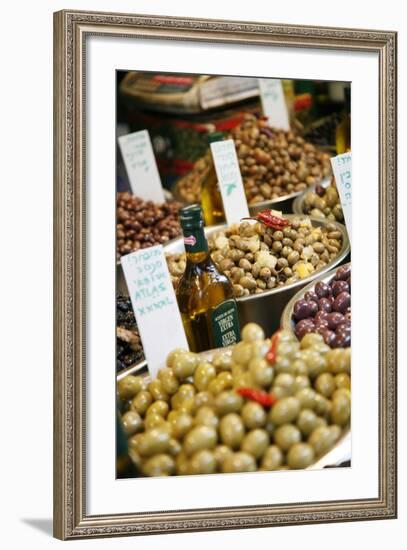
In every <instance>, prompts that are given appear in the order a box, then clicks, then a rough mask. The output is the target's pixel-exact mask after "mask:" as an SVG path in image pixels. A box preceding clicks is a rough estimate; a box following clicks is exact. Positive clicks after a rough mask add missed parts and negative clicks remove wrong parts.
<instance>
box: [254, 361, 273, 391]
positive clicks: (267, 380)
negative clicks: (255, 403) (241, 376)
mask: <svg viewBox="0 0 407 550" xmlns="http://www.w3.org/2000/svg"><path fill="white" fill-rule="evenodd" d="M249 371H250V374H251V377H252V379H253V382H254V383H255V384H256V385H257V386H260V387H262V388H265V387H269V386H270V385H271V383H272V381H273V376H274V370H273V368H272V367H271V366H270V365H269V363H268V362H267V361H266V360H265V359H262V358H260V357H255V358H254V359H251V360H250V362H249Z"/></svg>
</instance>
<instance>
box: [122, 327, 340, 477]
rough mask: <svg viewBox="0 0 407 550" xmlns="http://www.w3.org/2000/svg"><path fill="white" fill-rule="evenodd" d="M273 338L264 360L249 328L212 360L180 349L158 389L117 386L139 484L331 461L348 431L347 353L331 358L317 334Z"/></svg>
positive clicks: (132, 382)
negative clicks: (173, 477)
mask: <svg viewBox="0 0 407 550" xmlns="http://www.w3.org/2000/svg"><path fill="white" fill-rule="evenodd" d="M277 338H278V339H277V345H276V346H275V348H274V351H273V357H270V340H269V339H265V338H264V333H263V330H262V329H261V328H260V327H259V326H258V325H255V324H254V323H249V324H248V325H246V326H245V327H244V328H243V330H242V341H241V342H239V343H238V344H236V345H235V346H233V347H232V348H230V349H229V350H228V349H224V350H217V351H215V352H214V353H213V354H212V356H211V358H210V360H208V359H206V358H204V356H203V355H202V354H201V355H200V354H195V353H191V352H189V351H185V350H181V349H176V350H174V351H173V352H171V353H170V355H169V356H168V358H167V366H166V367H165V368H163V369H161V370H160V371H159V372H158V376H157V378H156V379H154V380H152V381H149V380H148V379H147V378H143V377H141V376H132V375H129V376H127V377H125V378H123V379H122V380H120V381H119V382H118V388H117V389H118V397H119V400H120V403H121V409H122V411H125V412H123V414H122V423H123V427H124V431H125V433H126V435H127V437H128V448H129V456H130V458H131V460H132V463H133V465H134V469H135V475H144V476H166V475H187V474H213V473H216V472H220V473H227V472H253V471H256V470H263V471H270V470H282V469H284V470H287V469H301V468H307V467H309V466H310V465H312V464H313V463H314V462H315V461H316V460H317V459H318V458H320V457H321V456H322V455H324V454H325V453H326V452H328V451H329V450H330V449H331V448H332V447H333V446H334V445H335V444H336V443H337V442H338V440H339V439H340V437H341V435H342V434H343V433H344V431H346V430H347V429H348V428H349V423H350V348H347V349H330V348H329V346H327V345H326V344H325V343H324V341H323V339H322V336H320V335H319V334H306V335H305V336H304V338H303V339H302V340H301V342H298V340H297V339H296V338H295V336H294V335H293V334H292V333H289V332H285V331H281V332H280V333H279V334H278V336H277ZM272 347H273V346H272ZM242 388H251V389H249V392H253V390H255V391H254V393H255V394H256V395H257V399H256V397H254V396H253V395H251V396H250V397H243V396H242V395H241V393H242V392H241V391H238V390H239V389H240V390H241V389H242ZM259 394H260V395H261V396H262V397H263V398H264V396H266V397H267V396H272V398H273V401H274V403H273V404H272V405H271V406H270V405H269V404H266V405H264V401H262V400H259V398H258V395H259ZM244 395H246V394H244Z"/></svg>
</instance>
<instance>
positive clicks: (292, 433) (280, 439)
mask: <svg viewBox="0 0 407 550" xmlns="http://www.w3.org/2000/svg"><path fill="white" fill-rule="evenodd" d="M274 441H275V443H276V444H277V445H278V446H279V447H280V449H282V450H283V451H288V449H289V448H290V447H291V446H292V445H294V443H299V442H300V441H301V432H300V430H299V429H298V428H297V427H296V426H293V424H283V425H282V426H279V427H278V428H277V429H276V431H275V432H274Z"/></svg>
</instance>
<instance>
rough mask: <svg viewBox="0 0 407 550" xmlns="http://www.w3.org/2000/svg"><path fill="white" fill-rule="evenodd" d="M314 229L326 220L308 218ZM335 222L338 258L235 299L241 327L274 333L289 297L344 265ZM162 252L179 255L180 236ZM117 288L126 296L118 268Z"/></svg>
mask: <svg viewBox="0 0 407 550" xmlns="http://www.w3.org/2000/svg"><path fill="white" fill-rule="evenodd" d="M286 217H287V218H289V219H290V218H293V217H294V214H288V215H287V216H286ZM311 220H312V222H313V224H314V225H315V226H317V227H318V226H324V225H326V223H328V222H326V221H323V220H318V219H316V218H311ZM331 223H334V224H335V225H336V226H337V228H338V229H339V231H340V232H341V234H342V249H341V251H340V252H339V254H338V256H337V257H336V258H335V259H334V260H332V261H331V262H330V263H328V264H327V265H326V266H325V267H323V268H322V269H319V270H318V271H315V272H314V273H313V274H312V275H310V277H307V278H306V279H302V280H300V281H297V282H295V283H293V284H291V285H287V286H282V287H278V288H274V289H272V290H267V291H265V292H262V293H261V294H251V295H250V296H244V297H241V298H236V301H237V306H238V312H239V321H240V325H241V326H244V325H245V324H247V323H249V322H254V323H258V324H259V325H260V326H261V327H263V330H264V331H265V333H266V335H268V336H269V335H271V334H272V333H273V332H274V331H276V330H277V329H278V327H279V325H280V317H281V314H282V312H283V310H284V308H285V306H286V304H287V302H288V301H289V300H290V299H291V297H292V296H294V294H295V293H296V292H298V290H300V289H301V288H303V287H304V286H305V285H307V284H308V283H309V282H310V281H314V280H315V279H316V278H317V277H319V276H321V275H323V274H325V273H327V272H328V271H330V270H331V269H332V268H334V267H336V266H339V265H340V264H341V263H344V261H345V258H346V257H347V256H348V254H349V251H350V245H349V239H348V234H347V232H346V228H345V226H344V225H342V224H340V223H337V222H331ZM226 227H227V226H226V225H219V226H214V227H209V228H207V229H205V233H206V235H207V236H209V235H211V234H212V233H215V232H216V231H219V230H222V229H225V228H226ZM164 249H165V252H168V253H179V252H183V251H184V242H183V239H182V237H180V238H178V239H174V240H173V241H172V242H171V243H168V244H167V245H166V246H165V247H164ZM117 288H118V289H119V290H121V291H122V292H123V293H124V294H126V295H127V294H128V292H127V287H126V282H125V280H124V276H123V273H122V269H121V266H119V267H118V272H117Z"/></svg>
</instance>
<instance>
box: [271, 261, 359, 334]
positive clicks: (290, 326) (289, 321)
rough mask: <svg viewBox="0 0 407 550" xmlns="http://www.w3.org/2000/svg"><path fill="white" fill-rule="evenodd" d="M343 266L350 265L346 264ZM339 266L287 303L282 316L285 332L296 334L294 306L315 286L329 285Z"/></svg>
mask: <svg viewBox="0 0 407 550" xmlns="http://www.w3.org/2000/svg"><path fill="white" fill-rule="evenodd" d="M343 265H349V266H350V263H346V264H343ZM337 268H338V266H336V267H335V268H334V269H332V270H330V271H328V273H324V274H323V275H321V276H320V277H318V278H316V279H314V280H313V281H312V282H311V283H309V284H308V285H307V286H305V287H303V288H302V289H301V290H300V291H299V292H297V293H296V294H294V296H293V297H292V298H291V300H290V301H289V302H288V303H287V305H286V306H285V308H284V311H283V313H282V315H281V323H280V325H281V328H282V329H284V330H289V331H291V332H294V326H295V325H294V321H293V309H294V304H295V302H297V300H301V298H304V295H305V293H306V292H309V291H310V290H313V289H314V287H315V285H316V284H317V283H320V282H322V283H327V284H329V283H330V282H331V281H332V279H333V278H334V277H335V274H336V270H337Z"/></svg>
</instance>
